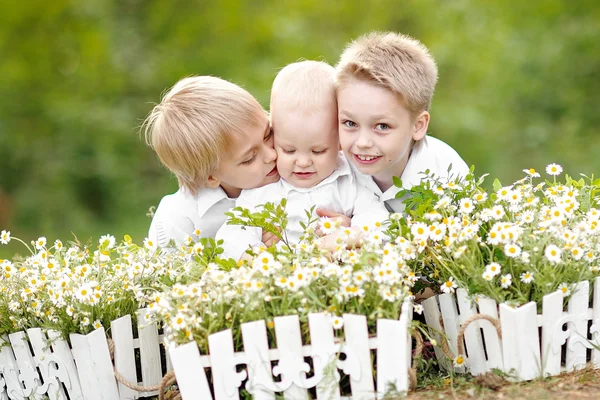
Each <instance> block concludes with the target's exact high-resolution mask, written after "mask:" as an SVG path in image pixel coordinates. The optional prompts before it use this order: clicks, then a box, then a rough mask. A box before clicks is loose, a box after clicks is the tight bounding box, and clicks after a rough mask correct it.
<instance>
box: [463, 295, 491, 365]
mask: <svg viewBox="0 0 600 400" xmlns="http://www.w3.org/2000/svg"><path fill="white" fill-rule="evenodd" d="M456 297H457V299H458V309H459V310H460V321H461V325H462V324H463V323H464V322H465V321H466V320H467V319H468V318H470V317H472V316H473V315H475V314H477V309H476V308H475V305H474V304H473V302H472V301H471V300H470V299H469V295H468V294H467V291H466V290H464V289H458V290H457V291H456ZM464 337H465V347H466V352H467V353H468V355H469V356H468V358H467V367H468V368H469V372H471V374H472V375H474V376H476V375H481V374H483V373H484V372H486V370H487V360H486V358H485V350H484V348H483V340H482V338H481V330H480V325H479V321H473V322H471V323H470V324H469V326H468V327H467V329H466V330H465V335H464Z"/></svg>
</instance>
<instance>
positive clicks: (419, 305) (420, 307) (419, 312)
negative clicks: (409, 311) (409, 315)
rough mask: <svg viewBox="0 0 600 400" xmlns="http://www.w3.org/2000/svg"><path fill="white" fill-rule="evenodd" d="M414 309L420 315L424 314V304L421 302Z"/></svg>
mask: <svg viewBox="0 0 600 400" xmlns="http://www.w3.org/2000/svg"><path fill="white" fill-rule="evenodd" d="M413 310H414V311H415V312H416V313H417V314H419V315H421V314H423V306H422V305H421V304H415V305H414V306H413Z"/></svg>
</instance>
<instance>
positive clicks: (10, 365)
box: [0, 335, 25, 400]
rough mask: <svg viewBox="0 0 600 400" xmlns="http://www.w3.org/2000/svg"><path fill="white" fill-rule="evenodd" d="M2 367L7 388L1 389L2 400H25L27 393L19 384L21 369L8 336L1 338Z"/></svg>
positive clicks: (0, 354)
mask: <svg viewBox="0 0 600 400" xmlns="http://www.w3.org/2000/svg"><path fill="white" fill-rule="evenodd" d="M0 365H2V366H3V367H4V370H3V371H2V376H3V378H4V383H5V384H6V387H4V386H2V388H0V400H7V399H8V398H9V397H10V398H11V399H13V400H23V399H25V393H24V392H23V389H22V388H21V385H20V384H19V377H18V374H19V367H18V366H17V360H16V359H15V355H14V353H13V350H12V347H11V345H10V340H9V338H8V336H7V335H4V336H2V337H0Z"/></svg>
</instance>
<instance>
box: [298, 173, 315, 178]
mask: <svg viewBox="0 0 600 400" xmlns="http://www.w3.org/2000/svg"><path fill="white" fill-rule="evenodd" d="M314 174H315V173H314V172H294V175H295V176H296V177H298V178H300V179H308V178H310V177H312V176H313V175H314Z"/></svg>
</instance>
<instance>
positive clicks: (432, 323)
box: [421, 296, 452, 371]
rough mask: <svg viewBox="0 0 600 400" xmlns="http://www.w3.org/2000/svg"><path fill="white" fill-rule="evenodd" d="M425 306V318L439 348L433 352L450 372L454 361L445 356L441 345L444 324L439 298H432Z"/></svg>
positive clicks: (434, 348)
mask: <svg viewBox="0 0 600 400" xmlns="http://www.w3.org/2000/svg"><path fill="white" fill-rule="evenodd" d="M421 304H422V305H423V315H424V316H425V323H426V324H427V326H428V327H429V328H431V329H430V330H429V332H430V335H431V337H432V338H433V339H434V340H435V341H436V342H437V343H438V345H437V346H434V347H433V351H434V352H435V358H437V360H438V362H439V363H440V365H441V366H442V368H444V369H445V370H446V371H449V370H450V368H452V360H448V357H446V355H445V354H444V352H443V350H442V347H441V343H442V340H445V339H442V335H441V334H442V333H444V329H443V328H442V324H440V318H441V314H440V308H439V306H438V296H434V297H430V298H428V299H426V300H424V301H423V303H421Z"/></svg>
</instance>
